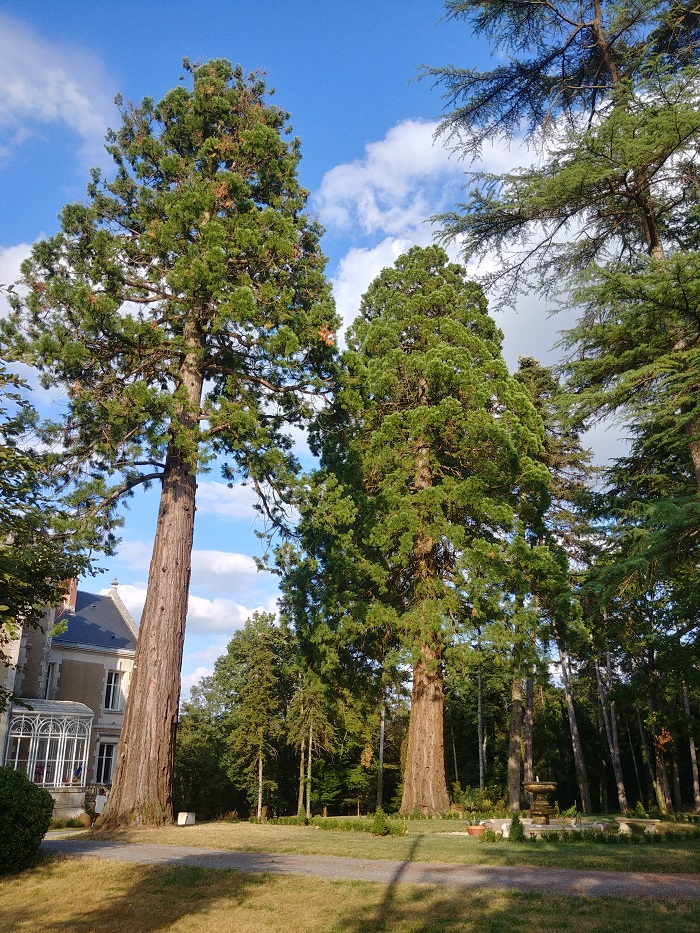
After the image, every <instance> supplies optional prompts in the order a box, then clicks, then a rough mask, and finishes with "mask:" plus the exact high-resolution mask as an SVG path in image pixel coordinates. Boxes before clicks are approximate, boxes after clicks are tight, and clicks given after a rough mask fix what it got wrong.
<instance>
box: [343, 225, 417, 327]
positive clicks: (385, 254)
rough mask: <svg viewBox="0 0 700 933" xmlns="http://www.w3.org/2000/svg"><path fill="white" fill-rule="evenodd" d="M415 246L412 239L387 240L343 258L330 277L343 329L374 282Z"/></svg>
mask: <svg viewBox="0 0 700 933" xmlns="http://www.w3.org/2000/svg"><path fill="white" fill-rule="evenodd" d="M426 234H427V231H426ZM415 243H416V239H415V238H411V239H407V238H398V237H386V239H384V240H382V242H381V243H380V244H379V245H378V246H375V247H374V248H372V249H370V248H367V249H359V248H358V249H351V250H349V251H348V252H347V253H346V254H345V255H344V256H343V258H342V259H341V260H340V262H339V263H338V269H337V271H336V274H335V276H334V278H333V295H334V297H335V303H336V307H337V309H338V313H339V314H340V316H341V318H342V320H343V325H344V326H345V327H348V326H349V325H350V324H352V322H353V321H354V320H355V318H356V317H357V315H358V314H359V311H360V299H361V298H362V296H363V295H364V293H365V292H366V291H367V288H368V286H369V285H370V283H371V282H372V281H373V279H375V278H376V276H378V275H379V273H380V272H381V271H382V269H384V268H385V267H386V266H391V265H393V264H394V262H395V260H396V259H397V258H398V257H399V256H400V255H401V254H402V253H404V252H406V250H407V249H408V248H409V247H411V246H413V245H414V244H415Z"/></svg>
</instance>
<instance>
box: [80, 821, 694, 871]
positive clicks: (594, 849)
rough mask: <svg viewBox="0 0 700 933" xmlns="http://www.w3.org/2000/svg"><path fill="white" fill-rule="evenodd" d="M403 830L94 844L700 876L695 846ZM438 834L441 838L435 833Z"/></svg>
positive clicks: (263, 828) (300, 829) (154, 834)
mask: <svg viewBox="0 0 700 933" xmlns="http://www.w3.org/2000/svg"><path fill="white" fill-rule="evenodd" d="M428 825H429V830H428V831H425V830H424V829H423V826H425V823H423V822H422V821H417V822H415V823H410V824H409V834H408V835H407V836H382V837H375V836H371V835H370V834H369V833H353V832H341V831H332V830H323V829H315V828H314V827H311V826H308V827H306V826H272V825H270V824H254V823H246V822H241V823H200V824H197V825H195V826H164V827H161V828H159V829H138V830H136V829H130V830H123V831H119V832H113V833H109V834H107V833H98V834H97V835H98V836H99V838H104V839H114V840H118V841H120V842H135V843H139V842H148V843H152V844H155V845H180V846H197V847H204V848H209V849H229V850H233V851H237V852H278V853H282V854H285V855H288V854H295V855H343V856H347V857H349V858H364V859H397V860H399V861H413V862H448V863H451V864H462V865H536V866H537V865H539V866H543V867H545V866H548V867H552V868H583V869H587V870H596V869H598V870H601V871H602V870H606V871H650V872H662V873H673V872H690V873H700V840H698V839H689V840H687V841H684V842H677V843H676V842H673V843H664V844H663V845H652V846H647V845H634V846H631V845H620V846H617V845H601V844H596V843H577V844H575V845H574V844H570V845H556V844H553V843H547V842H545V841H544V840H539V841H537V842H530V843H526V844H523V845H513V844H511V843H507V842H498V843H491V844H488V843H486V844H485V843H483V842H480V841H479V839H477V838H474V837H469V836H462V835H450V833H453V832H454V831H455V830H456V829H458V828H459V826H460V824H459V823H455V822H454V821H451V820H445V821H440V820H434V821H430V823H429V824H428ZM438 828H441V829H442V833H440V832H438V831H436V830H437V829H438Z"/></svg>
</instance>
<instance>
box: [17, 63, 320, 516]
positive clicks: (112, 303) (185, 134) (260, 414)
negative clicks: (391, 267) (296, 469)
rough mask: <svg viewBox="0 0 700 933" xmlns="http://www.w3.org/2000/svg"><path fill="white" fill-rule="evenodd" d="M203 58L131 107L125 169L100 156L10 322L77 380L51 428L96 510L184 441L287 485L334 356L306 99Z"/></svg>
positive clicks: (35, 263)
mask: <svg viewBox="0 0 700 933" xmlns="http://www.w3.org/2000/svg"><path fill="white" fill-rule="evenodd" d="M185 69H186V71H187V72H188V76H189V78H190V80H191V84H192V87H191V89H188V88H187V86H186V84H185V83H184V82H183V83H181V84H179V85H178V86H177V87H176V88H174V89H173V90H171V91H170V92H169V93H168V94H167V95H166V96H165V98H164V99H163V100H162V101H160V102H159V103H155V102H154V101H153V100H152V99H149V98H147V99H145V100H144V101H143V102H142V104H141V105H140V106H134V105H132V104H122V105H121V106H122V118H123V119H122V126H121V127H120V128H119V129H118V130H116V131H110V133H109V135H108V151H109V153H110V155H111V156H112V158H113V160H114V164H115V174H114V176H113V178H111V179H110V178H108V177H106V176H103V175H102V174H101V172H99V171H98V170H95V171H94V172H93V177H92V181H91V183H90V185H89V188H88V199H87V202H86V203H80V204H71V205H69V206H67V207H66V208H64V210H63V213H62V215H61V232H60V233H58V234H57V235H56V236H54V237H52V238H51V239H49V240H47V241H44V242H41V243H38V244H37V245H36V246H35V247H34V249H33V252H32V256H31V258H30V259H28V260H27V261H26V262H25V263H24V265H23V267H22V272H23V276H24V282H25V285H26V287H27V289H28V296H27V298H26V300H22V299H20V298H18V297H16V295H15V297H14V298H13V303H14V311H13V314H12V315H11V317H10V318H9V319H8V320H6V321H3V322H2V328H1V334H2V349H3V354H4V355H5V358H6V359H22V360H23V362H25V363H30V364H31V365H34V366H36V367H37V368H38V369H40V370H41V372H42V373H43V376H42V378H43V381H44V383H45V384H46V385H51V386H55V385H57V384H60V385H63V386H64V387H65V388H66V394H67V404H66V416H65V418H64V419H63V420H62V421H61V422H60V423H57V424H54V425H46V426H45V432H46V434H47V437H48V438H53V439H56V438H58V439H60V440H61V442H62V445H63V448H64V449H63V451H62V461H63V465H64V469H65V471H66V474H67V475H69V476H70V477H72V478H74V479H75V478H76V476H77V472H78V470H79V469H81V470H82V471H83V472H82V474H81V481H80V484H79V486H77V487H76V492H75V502H76V505H81V506H82V507H83V508H84V509H86V515H88V514H89V515H91V516H93V518H94V519H95V520H97V516H98V513H99V514H102V515H104V514H107V513H109V512H110V511H111V510H113V509H114V507H115V505H116V503H117V501H118V498H119V496H120V495H126V494H129V493H130V492H131V491H132V490H133V489H134V488H135V487H136V486H138V485H144V484H148V483H150V482H152V481H153V480H155V479H158V478H159V477H160V476H161V474H162V472H163V469H164V464H165V460H166V453H167V450H168V449H169V447H170V445H171V444H172V445H175V447H176V448H177V450H178V451H179V452H180V454H181V455H182V456H183V457H184V458H185V460H186V461H187V462H188V463H190V464H191V465H193V466H195V467H196V466H197V465H201V464H205V463H206V462H207V461H208V459H210V458H211V456H212V455H219V454H224V455H228V456H229V457H230V460H229V465H228V468H227V475H228V476H229V478H233V476H234V475H235V473H236V472H237V471H238V470H239V469H240V470H241V471H243V472H244V473H246V474H249V475H252V476H253V477H254V479H255V481H256V482H257V483H258V484H259V483H262V482H274V481H279V482H280V483H283V482H284V481H285V479H286V478H288V474H289V471H290V470H291V469H292V468H293V459H292V458H291V457H290V454H289V449H290V445H289V441H288V439H286V437H285V435H284V428H285V425H287V424H288V423H289V422H290V421H295V420H297V421H298V420H299V419H301V418H303V417H304V416H305V415H306V414H308V413H309V411H310V394H309V393H311V394H313V390H314V389H319V388H321V387H322V385H323V384H324V380H325V379H326V378H327V377H328V374H329V366H330V365H331V362H332V357H333V353H334V350H333V330H334V328H335V317H334V311H333V306H332V302H331V299H330V295H329V288H328V283H327V282H326V280H325V277H324V273H323V268H324V265H325V259H324V257H323V255H322V253H321V251H320V249H319V245H318V241H319V236H320V228H319V227H318V226H317V225H316V224H315V223H314V222H313V221H312V220H310V218H309V217H308V215H307V214H306V213H305V202H306V196H307V192H305V191H304V189H303V188H302V187H301V186H300V185H299V182H298V179H297V176H296V171H297V165H298V161H299V157H300V152H299V142H298V140H296V139H285V135H286V133H287V131H288V126H287V119H288V114H286V113H285V112H284V111H283V110H281V109H280V108H279V107H277V106H274V105H272V104H270V103H269V102H268V101H267V100H266V89H265V85H264V83H263V82H262V81H261V80H260V79H259V78H258V77H251V78H249V79H248V78H246V77H245V76H244V75H243V73H242V71H241V69H240V68H232V67H231V65H230V64H229V63H228V62H226V61H224V60H214V61H211V62H207V63H205V64H203V65H201V66H199V67H196V68H195V67H192V66H190V65H189V63H185ZM192 354H194V357H195V358H194V359H193V357H192ZM193 367H194V369H196V372H197V378H196V379H195V380H194V383H193V382H192V376H193V372H194V370H193ZM200 377H202V378H203V379H205V380H206V381H207V391H206V397H200V395H201V389H200V391H199V392H198V391H196V388H195V383H197V382H198V381H199V378H200ZM193 393H194V394H193ZM195 396H196V397H195ZM185 412H187V413H188V415H189V416H190V417H189V418H188V417H183V414H184V413H185ZM192 416H194V417H192ZM269 508H270V512H272V511H273V509H274V506H273V505H272V504H270V506H269Z"/></svg>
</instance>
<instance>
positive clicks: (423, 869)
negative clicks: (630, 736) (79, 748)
mask: <svg viewBox="0 0 700 933" xmlns="http://www.w3.org/2000/svg"><path fill="white" fill-rule="evenodd" d="M43 848H44V849H45V850H47V851H48V852H55V853H63V854H65V855H72V856H87V857H91V858H105V859H116V860H117V861H121V862H135V863H137V864H141V865H193V866H198V867H200V868H219V869H233V870H235V871H246V872H258V873H260V872H262V873H269V874H282V875H290V874H292V875H308V876H310V877H313V878H325V879H330V880H334V881H376V882H379V883H380V884H389V885H390V884H397V883H400V882H410V883H413V884H434V885H444V886H445V887H454V888H461V889H463V890H465V891H467V890H477V889H481V888H511V889H515V890H517V891H531V892H532V891H534V892H540V893H543V894H566V895H577V896H582V895H583V896H588V897H634V898H639V897H644V898H662V899H663V900H683V901H688V900H700V875H681V874H677V875H660V874H658V875H657V874H651V873H648V872H623V871H581V870H575V869H570V868H531V867H528V866H519V867H506V866H501V865H448V864H444V863H442V862H397V861H384V860H378V859H354V858H340V857H338V856H335V855H324V856H317V855H274V854H260V853H255V852H231V851H223V850H219V849H200V848H195V847H192V846H156V845H142V844H138V845H135V844H131V843H125V842H98V841H95V840H92V839H75V840H72V839H56V838H50V837H49V838H47V839H45V840H44V843H43Z"/></svg>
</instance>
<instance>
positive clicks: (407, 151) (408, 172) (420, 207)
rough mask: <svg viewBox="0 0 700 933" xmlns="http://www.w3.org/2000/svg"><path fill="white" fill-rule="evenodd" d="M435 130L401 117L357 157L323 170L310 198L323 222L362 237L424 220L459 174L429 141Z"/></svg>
mask: <svg viewBox="0 0 700 933" xmlns="http://www.w3.org/2000/svg"><path fill="white" fill-rule="evenodd" d="M436 128H437V124H436V123H426V122H422V121H419V120H405V121H404V122H402V123H399V124H397V125H396V126H394V127H392V128H391V129H390V130H389V132H388V133H387V134H386V136H385V137H384V139H381V140H379V141H377V142H371V143H368V144H367V145H366V146H365V154H364V156H363V158H362V159H358V160H356V161H355V162H352V163H347V164H344V165H336V166H335V167H334V168H332V169H331V170H330V171H329V172H327V173H326V174H325V175H324V177H323V181H322V182H321V187H320V188H319V190H318V191H317V192H316V194H315V195H314V198H313V204H314V206H315V207H316V209H317V210H318V211H319V213H320V216H321V220H322V222H323V223H324V224H325V225H326V226H327V227H328V228H329V229H330V230H335V231H338V232H345V233H347V232H348V231H351V230H352V229H353V228H355V229H358V228H359V231H360V232H361V233H363V234H365V235H367V234H376V233H383V234H392V235H400V234H402V233H404V232H405V231H406V230H408V229H416V228H417V227H419V226H420V225H421V224H423V223H424V222H425V220H426V219H427V218H428V217H429V216H430V215H431V214H432V213H433V212H434V211H435V209H436V206H437V207H438V208H439V205H440V204H441V203H442V202H443V200H444V198H445V194H446V191H445V187H446V185H448V184H449V182H450V181H455V180H457V179H458V178H459V177H460V175H461V173H462V168H461V166H460V164H459V162H458V160H456V159H454V158H451V157H450V154H449V153H448V152H447V150H445V149H444V148H443V146H442V145H441V143H440V142H439V141H438V142H435V141H434V140H433V135H434V133H435V130H436Z"/></svg>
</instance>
